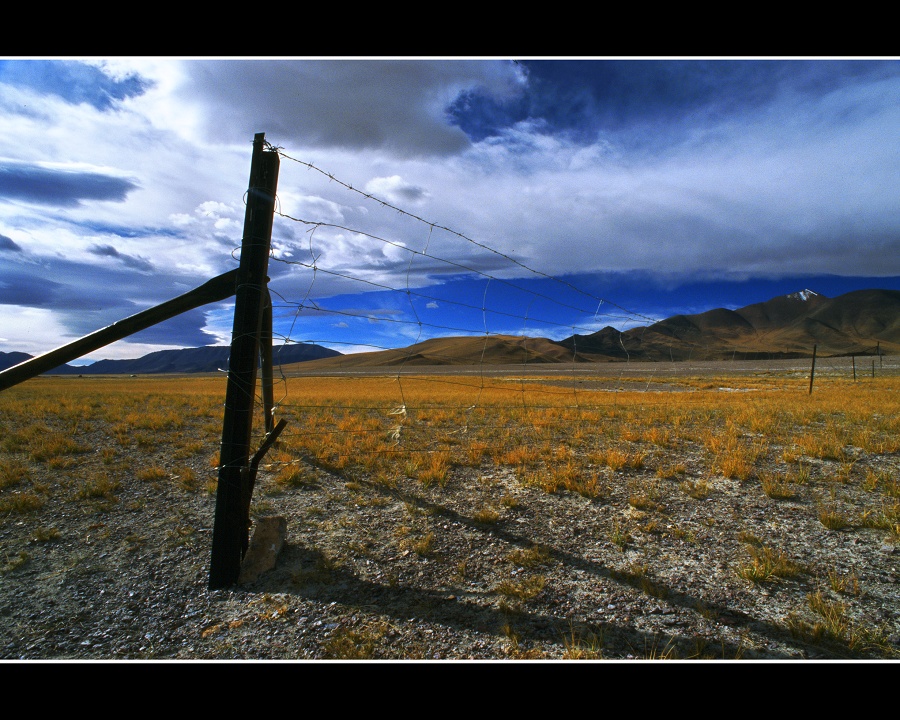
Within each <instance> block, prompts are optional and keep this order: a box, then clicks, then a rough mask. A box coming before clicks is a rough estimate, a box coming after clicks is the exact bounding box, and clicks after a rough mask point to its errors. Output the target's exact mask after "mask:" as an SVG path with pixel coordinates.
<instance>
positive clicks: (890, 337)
mask: <svg viewBox="0 0 900 720" xmlns="http://www.w3.org/2000/svg"><path fill="white" fill-rule="evenodd" d="M813 348H815V350H816V354H817V355H819V356H821V357H826V356H839V355H875V354H878V353H880V354H883V355H894V354H900V291H896V290H858V291H854V292H850V293H846V294H844V295H840V296H838V297H836V298H828V297H825V296H824V295H821V294H819V293H816V292H814V291H812V290H802V291H799V292H796V293H791V294H790V295H782V296H779V297H776V298H772V299H771V300H768V301H766V302H761V303H755V304H753V305H748V306H746V307H743V308H740V309H737V310H728V309H725V308H717V309H715V310H709V311H707V312H703V313H698V314H694V315H674V316H672V317H669V318H667V319H665V320H661V321H660V322H657V323H653V324H652V325H649V326H645V327H636V328H632V329H630V330H625V331H619V330H617V329H615V328H613V327H609V326H607V327H605V328H603V329H602V330H599V331H598V332H595V333H592V334H589V335H572V336H571V337H568V338H566V339H564V340H549V339H547V338H529V337H518V336H512V335H490V336H486V337H447V338H434V339H431V340H425V341H424V342H420V343H416V344H415V345H411V346H409V347H407V348H402V349H398V350H381V351H377V352H366V353H356V354H353V355H341V356H339V357H334V358H327V359H324V360H313V361H311V362H310V363H309V364H304V366H303V369H304V370H307V371H311V370H318V369H321V370H337V369H352V368H362V367H389V366H397V365H405V366H406V365H410V366H422V365H477V364H482V363H485V364H522V363H571V362H616V361H624V360H633V361H656V362H661V361H679V360H690V359H694V360H732V359H741V360H752V359H779V358H782V359H789V358H802V357H810V356H812V353H813Z"/></svg>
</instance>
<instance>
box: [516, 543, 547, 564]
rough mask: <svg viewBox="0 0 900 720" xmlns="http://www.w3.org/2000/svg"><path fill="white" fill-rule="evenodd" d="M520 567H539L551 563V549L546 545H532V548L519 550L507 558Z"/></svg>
mask: <svg viewBox="0 0 900 720" xmlns="http://www.w3.org/2000/svg"><path fill="white" fill-rule="evenodd" d="M506 557H507V559H508V560H509V561H510V562H512V563H515V564H516V565H518V566H519V567H537V566H538V565H546V564H547V563H548V562H550V560H551V558H552V555H551V554H550V549H549V548H547V547H546V546H544V545H532V546H531V547H530V548H517V549H515V550H513V551H512V552H510V553H509V555H507V556H506Z"/></svg>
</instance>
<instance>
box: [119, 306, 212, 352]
mask: <svg viewBox="0 0 900 720" xmlns="http://www.w3.org/2000/svg"><path fill="white" fill-rule="evenodd" d="M205 323H206V315H205V311H204V309H203V308H196V309H195V310H188V311H187V312H185V313H182V314H181V315H176V316H175V317H173V318H170V319H169V320H165V321H163V322H161V323H159V324H158V325H153V326H152V327H149V328H147V329H146V330H141V331H140V332H138V333H135V334H134V335H131V336H129V338H128V342H133V343H147V344H148V345H177V346H179V347H186V348H190V347H203V346H205V345H215V344H217V343H218V338H217V337H216V336H215V335H211V334H209V333H208V332H205V331H204V330H203V329H202V328H203V325H204V324H205Z"/></svg>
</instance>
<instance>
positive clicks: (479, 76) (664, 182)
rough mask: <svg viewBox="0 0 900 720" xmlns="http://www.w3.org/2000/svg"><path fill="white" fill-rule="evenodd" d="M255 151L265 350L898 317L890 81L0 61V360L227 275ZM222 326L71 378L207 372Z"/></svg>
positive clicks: (226, 312)
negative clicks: (693, 319) (270, 204)
mask: <svg viewBox="0 0 900 720" xmlns="http://www.w3.org/2000/svg"><path fill="white" fill-rule="evenodd" d="M257 133H265V139H266V141H267V143H269V144H270V147H271V148H273V149H277V151H278V152H279V153H281V157H280V168H279V176H278V190H277V200H276V214H275V218H274V224H273V233H272V253H271V257H270V260H269V278H270V282H269V289H270V291H271V294H272V298H273V308H274V309H273V312H274V316H275V328H274V331H275V336H276V342H279V341H288V342H314V343H317V344H320V345H324V346H326V347H330V348H333V349H335V350H338V351H340V352H344V353H348V352H358V351H364V350H378V349H384V348H398V347H406V346H408V345H410V344H413V343H415V342H419V341H422V340H426V339H428V338H431V337H438V336H443V335H492V334H512V335H527V336H531V337H548V338H551V339H563V338H566V337H569V336H571V335H573V334H576V333H577V334H588V333H590V332H595V331H598V330H600V329H602V328H603V327H605V326H608V325H609V326H613V327H616V328H618V329H620V330H624V329H627V328H629V327H634V326H638V325H647V324H650V323H652V322H653V321H655V320H660V319H663V318H665V317H669V316H672V315H675V314H679V313H684V314H690V313H697V312H703V311H705V310H710V309H713V308H717V307H727V308H731V309H736V308H739V307H742V306H744V305H749V304H752V303H755V302H763V301H765V300H768V299H770V298H772V297H775V296H777V295H782V294H788V293H792V292H796V291H799V290H803V289H811V290H813V291H815V292H817V293H819V294H822V295H826V296H828V297H836V296H838V295H841V294H843V293H846V292H850V291H853V290H857V289H866V288H885V289H894V290H900V195H898V188H900V59H898V58H896V57H846V58H839V57H809V58H768V57H740V58H737V57H735V58H731V57H667V58H664V57H646V58H631V57H619V58H617V57H579V58H568V57H554V58H541V57H532V58H529V57H523V58H509V57H474V58H460V57H444V58H441V57H397V58H384V57H372V58H362V57H360V58H356V57H354V58H337V57H296V58H291V57H274V58H257V57H253V58H240V57H153V56H142V57H127V56H111V57H5V58H0V303H2V305H3V307H2V309H0V352H12V351H19V352H26V353H29V354H31V355H39V354H42V353H44V352H47V351H49V350H52V349H54V348H57V347H59V346H62V345H65V344H67V343H69V342H72V341H74V340H76V339H78V338H79V337H82V336H84V335H86V334H89V333H91V332H94V331H96V330H98V329H101V328H103V327H106V326H108V325H111V324H113V323H115V322H117V321H119V320H121V319H123V318H126V317H128V316H130V315H134V314H135V313H137V312H140V311H142V310H145V309H148V308H150V307H152V306H154V305H157V304H159V303H162V302H164V301H166V300H169V299H171V298H174V297H176V296H178V295H181V294H183V293H186V292H188V291H189V290H191V289H193V288H195V287H197V286H199V285H201V284H203V283H204V282H206V281H207V280H209V279H211V278H213V277H215V276H217V275H219V274H221V273H224V272H226V271H228V270H231V269H233V268H235V267H237V266H238V263H239V259H240V247H241V241H242V234H243V227H244V214H245V195H246V191H247V186H248V182H249V170H250V161H251V156H252V148H253V139H254V136H255V135H256V134H257ZM273 151H274V150H273ZM233 310H234V304H233V299H232V300H228V301H223V302H220V303H215V304H213V305H208V306H205V307H203V308H198V309H196V310H192V311H190V312H187V313H184V314H182V315H179V316H177V317H175V318H173V319H171V320H169V321H166V322H165V323H162V324H160V325H157V326H154V327H153V328H150V329H147V330H145V331H142V332H140V333H138V334H135V335H133V336H131V337H130V338H128V339H126V340H122V341H118V342H116V343H113V344H111V345H107V346H105V347H103V348H101V349H99V350H97V351H95V352H93V353H90V354H89V355H86V356H85V357H83V358H81V359H80V360H79V361H77V362H75V363H74V364H83V363H87V362H90V361H95V360H99V359H104V358H108V359H124V358H136V357H140V356H142V355H145V354H147V353H149V352H153V351H156V350H163V349H174V348H182V347H200V346H204V345H228V344H230V342H231V334H232V323H233Z"/></svg>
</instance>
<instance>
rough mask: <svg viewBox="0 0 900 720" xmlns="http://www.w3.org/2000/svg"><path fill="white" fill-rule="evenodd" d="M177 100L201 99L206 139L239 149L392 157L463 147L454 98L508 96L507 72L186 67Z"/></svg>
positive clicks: (388, 65) (422, 66) (434, 67)
mask: <svg viewBox="0 0 900 720" xmlns="http://www.w3.org/2000/svg"><path fill="white" fill-rule="evenodd" d="M190 68H191V79H190V82H189V83H188V84H187V85H185V86H184V87H183V89H182V93H183V95H184V96H185V98H188V97H190V98H192V99H195V98H197V97H202V98H203V101H204V104H205V116H206V120H207V125H208V128H209V130H210V132H211V133H214V134H216V135H219V136H222V137H227V138H228V139H231V140H234V141H239V140H246V138H247V137H250V136H251V135H252V134H253V133H255V132H259V131H260V128H264V129H265V130H266V131H267V133H270V134H271V136H272V137H277V138H279V139H281V140H287V141H290V142H292V143H295V144H297V143H299V144H302V145H304V146H319V147H332V148H346V149H350V150H364V149H381V150H385V151H387V152H390V153H394V154H397V155H400V156H440V155H447V154H454V153H458V152H461V151H462V150H465V149H466V148H467V147H468V146H469V139H468V138H467V137H466V135H465V133H463V132H462V131H461V130H460V129H459V128H458V127H454V126H453V125H451V124H448V122H447V118H446V115H445V110H446V108H447V107H448V106H449V105H450V103H451V102H452V101H453V100H454V98H455V97H457V96H458V95H459V94H460V93H461V92H464V91H466V90H470V91H474V90H475V89H476V88H484V89H485V92H488V93H490V94H492V95H498V94H499V95H500V96H506V95H508V94H511V93H514V92H515V91H516V89H517V81H518V71H517V70H516V69H515V68H514V67H513V66H512V63H507V62H500V61H454V60H412V61H410V60H365V61H357V60H282V61H271V60H270V61H265V62H260V61H254V60H216V61H204V62H192V63H191V65H190Z"/></svg>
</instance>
